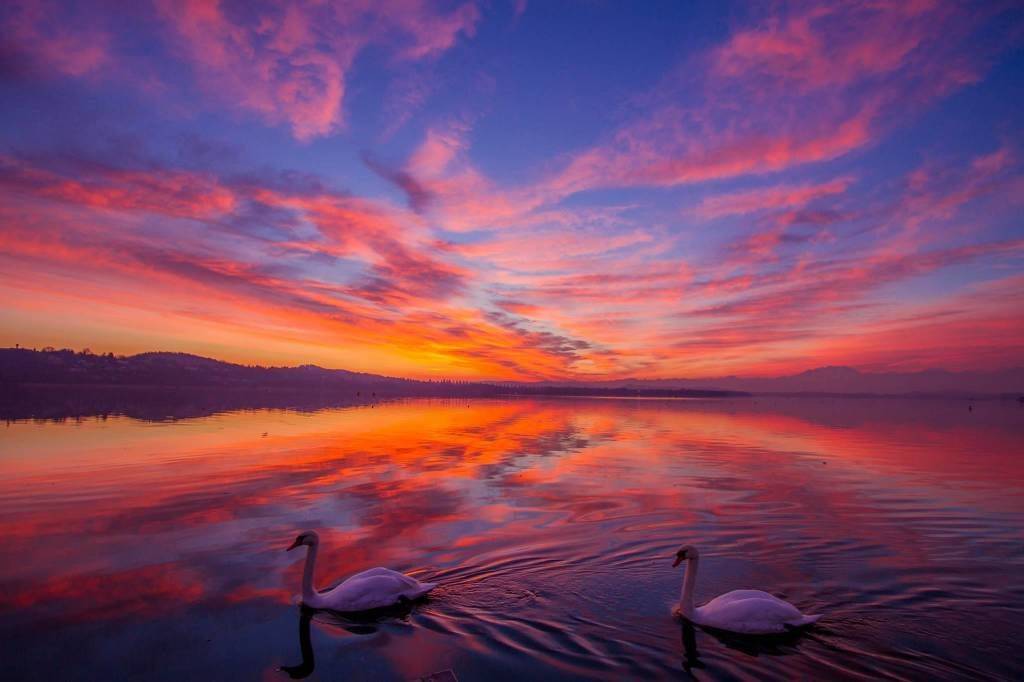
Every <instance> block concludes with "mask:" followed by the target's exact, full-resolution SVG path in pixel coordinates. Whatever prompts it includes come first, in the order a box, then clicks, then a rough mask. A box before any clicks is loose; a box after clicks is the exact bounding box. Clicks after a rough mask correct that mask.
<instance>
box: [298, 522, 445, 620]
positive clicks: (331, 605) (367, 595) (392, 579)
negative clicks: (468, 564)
mask: <svg viewBox="0 0 1024 682" xmlns="http://www.w3.org/2000/svg"><path fill="white" fill-rule="evenodd" d="M303 545H305V546H306V547H309V551H307V552H306V567H305V569H304V570H303V572H302V603H303V604H304V605H305V606H308V607H310V608H312V609H329V610H331V611H342V612H356V611H370V610H372V609H380V608H384V607H387V606H394V605H395V604H400V603H402V602H405V601H412V600H414V599H419V598H420V597H422V596H423V595H425V594H426V593H427V592H430V591H431V590H432V589H434V588H435V587H437V583H421V582H420V581H419V580H416V579H415V578H410V577H409V576H407V575H404V574H402V573H399V572H398V571H392V570H391V569H390V568H371V569H369V570H366V571H363V572H362V573H356V574H355V575H353V576H351V577H349V578H348V579H346V580H345V581H344V582H342V583H340V584H339V585H337V586H336V587H332V588H331V589H329V590H325V591H324V592H318V591H317V590H316V589H315V588H314V587H313V570H314V567H315V566H316V554H317V549H318V548H319V546H320V536H319V535H317V534H316V532H315V531H311V530H308V531H306V532H305V533H302V534H301V535H299V536H298V537H297V538H295V542H293V543H292V544H291V547H289V548H288V549H287V550H285V551H288V552H290V551H292V550H293V549H295V548H296V547H301V546H303Z"/></svg>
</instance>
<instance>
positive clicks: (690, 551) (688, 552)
mask: <svg viewBox="0 0 1024 682" xmlns="http://www.w3.org/2000/svg"><path fill="white" fill-rule="evenodd" d="M699 556H700V552H698V551H697V548H696V547H694V546H693V545H683V546H682V547H681V548H680V549H679V551H678V552H676V559H675V561H673V562H672V568H675V567H676V566H678V565H679V564H681V563H683V562H684V561H686V560H687V559H696V558H698V557H699Z"/></svg>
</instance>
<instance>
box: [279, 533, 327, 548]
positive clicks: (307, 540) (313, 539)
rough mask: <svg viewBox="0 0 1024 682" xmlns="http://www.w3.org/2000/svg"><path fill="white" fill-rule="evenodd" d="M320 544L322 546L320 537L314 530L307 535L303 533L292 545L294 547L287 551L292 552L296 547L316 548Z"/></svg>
mask: <svg viewBox="0 0 1024 682" xmlns="http://www.w3.org/2000/svg"><path fill="white" fill-rule="evenodd" d="M318 544H320V536H319V535H317V534H316V531H314V530H307V531H306V532H305V533H301V534H300V535H299V536H298V537H297V538H295V542H293V543H292V546H291V547H289V548H288V549H286V550H285V551H286V552H290V551H292V550H293V549H295V548H296V547H301V546H302V545H308V546H310V547H316V546H317V545H318Z"/></svg>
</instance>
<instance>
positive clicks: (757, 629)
mask: <svg viewBox="0 0 1024 682" xmlns="http://www.w3.org/2000/svg"><path fill="white" fill-rule="evenodd" d="M684 560H685V561H686V577H685V578H683V589H682V593H681V594H680V597H679V611H680V614H681V615H682V616H683V618H686V619H687V620H688V621H690V622H692V623H696V624H697V625H700V626H702V627H708V628H715V629H716V630H726V631H728V632H737V633H740V634H744V635H770V634H778V633H782V632H788V631H790V630H793V629H795V628H800V627H804V626H806V625H810V624H811V623H814V622H815V621H817V620H818V619H819V618H821V616H820V615H804V614H803V613H800V610H799V609H798V608H797V607H795V606H793V605H792V604H790V603H789V602H787V601H783V600H782V599H779V598H778V597H776V596H774V595H771V594H768V593H767V592H762V591H761V590H733V591H732V592H726V593H725V594H723V595H721V596H718V597H715V598H714V599H712V600H711V601H709V602H708V603H707V604H705V605H704V606H700V607H694V605H693V586H694V584H695V583H696V582H697V564H698V562H699V560H700V554H699V553H698V552H697V549H696V548H695V547H691V546H686V547H683V548H682V549H681V550H679V552H678V553H677V554H676V562H675V564H674V565H677V566H678V565H679V563H680V562H682V561H684Z"/></svg>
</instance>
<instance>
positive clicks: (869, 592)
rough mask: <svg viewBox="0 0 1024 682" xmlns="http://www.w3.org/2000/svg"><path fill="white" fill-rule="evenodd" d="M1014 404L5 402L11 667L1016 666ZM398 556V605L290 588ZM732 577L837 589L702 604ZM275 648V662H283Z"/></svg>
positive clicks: (1021, 480)
mask: <svg viewBox="0 0 1024 682" xmlns="http://www.w3.org/2000/svg"><path fill="white" fill-rule="evenodd" d="M1022 456H1024V409H1021V407H1020V406H1019V405H1017V404H1015V403H1010V402H998V401H992V402H982V403H975V404H974V410H973V411H972V412H968V410H967V404H966V403H965V402H962V401H948V402H945V401H933V400H921V401H902V400H865V399H845V400H844V399H814V400H807V399H800V400H798V399H765V398H758V399H738V400H729V401H655V400H557V399H553V400H509V401H478V402H471V403H468V404H467V403H466V402H465V401H457V402H452V401H409V402H400V403H391V404H386V405H377V406H375V407H372V408H371V407H357V408H347V409H332V410H324V411H319V412H313V413H300V412H294V411H283V410H256V411H245V412H232V413H227V414H219V415H214V416H209V417H202V418H194V419H183V420H177V421H167V422H146V421H138V420H134V419H129V418H127V417H110V418H107V419H105V420H103V419H98V418H96V419H85V420H80V421H68V422H63V423H56V422H39V423H36V422H24V421H19V422H13V423H8V424H7V425H6V426H0V528H2V533H0V538H2V539H0V653H2V664H0V665H2V667H3V671H4V672H3V676H4V677H5V679H23V678H24V679H42V680H53V679H62V680H74V679H119V678H120V679H123V678H146V679H150V678H152V679H167V680H180V679H215V680H216V679H220V680H228V679H265V680H287V679H289V677H292V676H294V677H301V676H305V675H309V676H310V677H311V678H320V679H355V680H361V679H365V680H388V679H395V680H411V679H415V678H417V677H420V676H422V675H426V674H429V673H432V672H435V671H439V670H443V669H446V668H451V669H452V670H454V671H455V673H456V674H457V675H458V676H459V678H460V680H463V681H466V680H488V681H490V680H496V679H521V680H524V679H530V680H537V679H569V678H603V679H637V678H669V679H671V678H681V677H686V676H687V675H692V676H695V677H697V678H705V679H728V678H757V679H772V678H775V679H791V678H793V677H805V678H808V677H815V678H820V677H824V676H843V677H871V678H877V677H878V676H880V675H884V676H892V677H902V678H917V679H921V678H934V677H956V678H992V677H996V678H1018V679H1019V678H1020V676H1021V675H1022V671H1024V647H1022V646H1021V645H1020V642H1019V636H1020V632H1021V631H1022V629H1024V542H1022V540H1024V531H1022V528H1024V458H1022ZM305 529H316V530H318V531H319V532H320V536H321V539H322V543H323V545H324V546H323V547H322V551H321V558H320V565H319V567H318V571H317V572H318V580H319V582H320V586H321V587H325V586H327V585H328V584H329V583H331V582H332V581H334V580H337V579H339V578H342V577H344V576H346V575H348V574H349V573H351V572H353V571H358V570H362V569H365V568H369V567H371V566H376V565H383V566H389V567H392V568H395V569H399V570H403V571H406V572H409V573H411V574H413V575H416V576H417V577H420V578H423V579H430V580H438V581H440V582H441V583H442V587H440V588H438V589H437V590H436V591H435V592H434V594H433V596H432V598H431V599H429V600H428V601H426V602H424V603H422V604H420V605H417V606H416V607H415V608H413V609H412V610H411V611H409V612H406V613H397V614H392V615H389V616H386V617H382V618H379V619H376V620H362V621H352V620H346V619H344V618H342V617H332V616H329V615H327V614H316V615H313V616H312V617H311V618H310V617H309V614H305V615H304V614H303V613H302V611H301V610H300V609H299V607H297V606H296V605H295V595H296V594H297V593H298V591H299V582H300V575H301V570H302V562H303V559H304V556H302V555H301V554H300V552H291V553H285V552H284V551H283V550H284V548H285V547H287V546H288V544H289V543H290V542H291V540H292V539H293V538H294V537H295V535H296V534H297V533H298V532H299V531H301V530H305ZM683 543H692V544H695V545H697V546H699V547H700V548H701V551H702V561H701V574H700V577H699V579H698V583H697V600H698V603H699V602H701V601H703V600H707V599H710V598H711V597H713V596H715V595H717V594H719V593H721V592H724V591H727V590H731V589H736V588H744V587H753V588H760V589H766V590H768V591H771V592H774V593H776V594H778V595H780V596H782V597H784V598H786V599H788V600H790V601H792V602H793V603H794V604H796V605H797V606H798V607H800V608H801V609H802V610H804V611H806V612H813V613H818V612H820V613H823V614H825V617H824V618H823V620H822V621H821V622H820V623H819V625H818V626H817V627H815V628H814V629H812V630H810V631H808V632H806V633H805V634H803V635H801V636H798V637H791V638H788V639H781V640H775V641H763V640H743V639H723V638H721V637H720V636H716V635H714V634H712V633H708V632H704V631H700V630H697V631H693V630H690V629H688V628H684V627H683V626H682V624H681V623H680V622H679V621H678V620H676V619H674V618H673V616H672V612H671V611H672V607H673V604H674V601H675V599H676V597H677V595H678V591H679V587H680V583H681V580H682V571H681V569H676V570H673V569H672V567H671V562H672V556H673V554H674V552H675V550H676V549H677V548H678V547H679V545H681V544H683ZM282 666H283V667H285V669H284V670H281V669H280V668H282Z"/></svg>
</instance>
